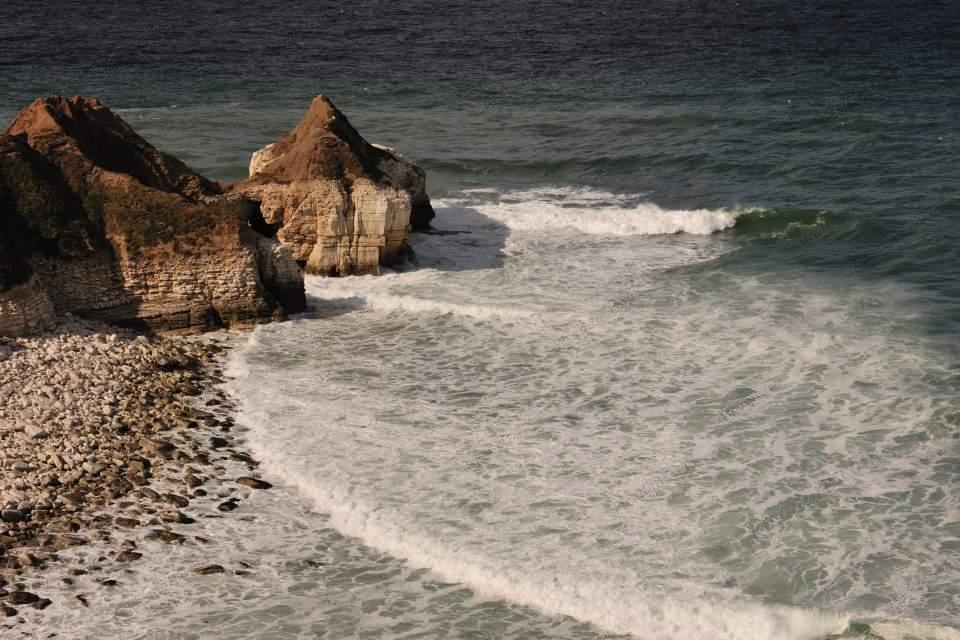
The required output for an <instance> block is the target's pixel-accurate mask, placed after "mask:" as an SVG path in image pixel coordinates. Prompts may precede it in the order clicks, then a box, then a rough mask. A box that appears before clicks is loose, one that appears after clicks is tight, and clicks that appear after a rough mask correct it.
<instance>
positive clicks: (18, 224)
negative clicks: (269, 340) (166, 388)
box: [0, 97, 305, 335]
mask: <svg viewBox="0 0 960 640" xmlns="http://www.w3.org/2000/svg"><path fill="white" fill-rule="evenodd" d="M271 236H272V230H271V229H270V228H269V227H268V226H266V225H264V224H263V220H262V218H261V217H260V216H259V211H258V207H257V205H256V203H254V202H251V201H249V200H247V199H246V198H244V197H242V196H241V195H239V194H225V193H224V192H223V190H222V188H221V187H220V185H218V184H217V183H215V182H212V181H210V180H208V179H207V178H204V177H203V176H201V175H199V174H197V173H195V172H194V171H192V170H191V169H190V168H189V167H187V166H186V165H185V164H183V163H182V162H180V161H179V160H177V159H176V158H174V157H172V156H170V155H168V154H165V153H163V152H162V151H159V150H158V149H156V148H154V147H153V146H152V145H150V144H149V143H148V142H147V141H145V140H144V139H143V138H141V137H140V136H139V135H137V133H136V132H134V131H133V129H131V128H130V127H129V126H128V125H127V124H126V123H125V122H124V121H123V120H122V119H121V118H120V117H119V116H117V115H116V114H115V113H113V112H112V111H110V110H109V109H107V108H106V107H104V106H103V105H102V104H100V102H98V101H97V100H95V99H92V98H81V97H75V98H70V99H68V98H64V97H48V98H40V99H38V100H36V101H34V102H33V103H32V104H30V105H29V106H27V107H26V108H25V109H23V110H22V111H21V112H20V113H19V114H18V115H17V116H16V118H14V120H13V122H12V123H11V125H10V126H9V128H8V129H7V130H6V132H5V134H4V135H2V136H0V334H7V335H10V334H21V333H26V332H29V331H31V330H36V329H38V328H41V327H42V325H44V323H45V322H48V321H49V318H51V317H52V314H53V313H57V314H62V313H65V312H71V313H74V314H77V315H80V316H83V317H87V318H91V319H95V320H103V321H107V322H113V323H116V324H121V325H128V326H133V327H136V328H142V329H148V330H158V331H183V332H188V331H191V332H192V331H202V330H207V329H211V328H217V327H223V326H249V325H252V324H256V323H259V322H264V321H268V320H271V319H279V318H282V317H284V316H285V315H286V314H288V313H296V312H299V311H302V310H303V309H304V307H305V296H304V291H303V279H302V276H301V274H300V273H299V270H298V268H297V265H296V263H295V261H294V259H293V255H292V253H291V252H290V250H289V249H287V248H286V247H285V246H283V245H282V244H281V243H280V242H278V241H277V239H276V238H274V237H271Z"/></svg>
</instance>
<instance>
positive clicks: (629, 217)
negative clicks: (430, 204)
mask: <svg viewBox="0 0 960 640" xmlns="http://www.w3.org/2000/svg"><path fill="white" fill-rule="evenodd" d="M478 194H489V191H488V190H484V191H482V192H477V191H474V192H466V193H465V196H466V197H465V198H450V199H447V200H438V206H444V205H447V204H450V205H461V206H462V205H464V204H467V203H470V206H472V207H474V208H475V209H476V210H477V211H479V212H481V213H483V214H485V215H488V216H490V217H492V218H494V219H496V220H497V221H499V222H501V223H503V224H505V225H507V226H508V227H509V228H510V229H512V230H515V231H528V232H556V231H558V230H567V231H576V232H579V233H584V234H591V235H608V236H645V235H665V234H675V233H689V234H696V235H709V234H711V233H715V232H717V231H723V230H724V229H729V228H731V227H733V226H734V225H735V224H736V220H737V217H738V216H740V215H741V214H742V213H744V212H746V211H749V210H750V209H724V208H721V209H665V208H663V207H661V206H659V205H657V204H654V203H652V202H647V201H643V200H642V198H643V196H642V195H640V194H614V193H609V192H606V191H597V190H592V189H574V188H562V187H555V188H539V189H528V190H523V191H511V192H506V193H500V194H497V195H498V197H497V198H496V199H494V200H492V201H490V200H489V199H484V200H480V201H477V200H476V199H472V196H476V195H478Z"/></svg>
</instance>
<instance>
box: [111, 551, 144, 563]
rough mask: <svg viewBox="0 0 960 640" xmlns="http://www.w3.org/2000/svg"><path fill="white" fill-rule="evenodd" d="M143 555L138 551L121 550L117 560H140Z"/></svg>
mask: <svg viewBox="0 0 960 640" xmlns="http://www.w3.org/2000/svg"><path fill="white" fill-rule="evenodd" d="M142 557H143V554H142V553H140V552H138V551H130V550H129V549H128V550H126V551H121V552H120V553H118V554H117V562H133V561H134V560H139V559H140V558H142Z"/></svg>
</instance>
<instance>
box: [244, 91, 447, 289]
mask: <svg viewBox="0 0 960 640" xmlns="http://www.w3.org/2000/svg"><path fill="white" fill-rule="evenodd" d="M230 189H231V191H232V192H234V193H239V194H242V195H244V196H246V197H248V198H251V199H253V200H255V201H257V202H259V203H260V211H261V212H262V215H263V218H264V220H265V221H266V222H267V223H268V224H270V225H273V227H274V228H276V229H278V232H277V238H278V239H279V240H280V241H281V242H283V243H284V244H285V245H287V246H288V247H289V248H290V250H291V252H292V253H293V256H294V258H295V259H296V260H297V262H298V264H299V265H300V266H301V267H302V268H303V269H304V270H305V271H306V272H307V273H312V274H320V275H350V274H377V273H379V272H380V267H381V266H390V265H395V264H397V263H400V262H403V261H404V260H405V259H407V258H408V257H409V256H410V255H411V250H410V248H409V245H408V244H407V238H408V234H409V232H410V230H411V229H427V228H429V226H430V221H431V220H432V219H433V217H434V211H433V207H432V206H431V205H430V199H429V198H428V197H427V193H426V175H425V173H424V172H423V170H422V169H420V168H419V167H417V166H416V165H414V164H413V163H411V162H410V161H408V160H406V159H405V158H403V157H402V156H401V155H399V154H398V153H396V152H395V151H393V150H392V149H388V148H386V147H381V146H376V145H372V144H370V143H368V142H367V141H366V140H364V139H363V138H362V137H361V136H360V134H359V133H357V130H356V129H354V128H353V127H352V126H351V125H350V123H349V122H348V121H347V118H346V117H345V116H344V115H343V114H342V113H341V112H340V111H339V110H338V109H337V108H336V107H335V106H334V105H333V103H332V102H330V100H328V99H327V98H326V97H324V96H319V97H317V98H316V99H314V101H313V103H312V104H311V105H310V109H309V111H307V114H306V115H305V116H304V117H303V119H302V120H301V121H300V124H298V125H297V127H296V128H295V129H294V130H293V131H291V132H290V133H289V134H287V135H286V136H284V137H283V138H281V139H280V140H278V141H277V142H274V143H273V144H270V145H267V146H266V147H264V148H263V149H261V150H260V151H257V152H256V153H254V154H253V158H252V160H251V163H250V177H249V179H247V180H245V181H243V182H240V183H236V184H234V185H232V186H231V187H230Z"/></svg>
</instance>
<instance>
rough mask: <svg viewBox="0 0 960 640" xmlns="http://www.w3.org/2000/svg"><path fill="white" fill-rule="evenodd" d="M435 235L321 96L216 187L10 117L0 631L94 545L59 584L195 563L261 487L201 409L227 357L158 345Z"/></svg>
mask: <svg viewBox="0 0 960 640" xmlns="http://www.w3.org/2000/svg"><path fill="white" fill-rule="evenodd" d="M433 216H434V212H433V209H432V207H431V206H430V201H429V198H428V197H427V194H426V188H425V175H424V173H423V171H422V170H421V169H419V168H418V167H416V166H415V165H413V164H412V163H410V162H409V161H407V160H405V159H404V158H403V157H402V156H400V155H399V154H397V153H396V152H394V151H392V150H389V149H386V148H383V147H376V146H373V145H370V144H368V143H367V142H366V141H365V140H363V138H362V137H361V136H360V135H359V134H358V133H357V132H356V130H355V129H353V127H351V126H350V124H349V123H348V122H347V120H346V118H345V117H344V116H343V114H341V113H340V112H339V111H337V110H336V108H335V107H334V106H333V105H332V103H330V101H329V100H327V99H326V98H323V97H320V98H317V99H316V100H315V101H314V102H313V104H312V105H311V107H310V110H309V111H308V113H307V115H306V116H305V117H304V119H303V121H302V122H301V123H300V124H299V125H298V126H297V128H296V129H294V130H293V131H292V132H291V133H290V134H289V135H288V136H285V137H284V138H282V139H281V140H280V141H278V142H276V143H274V144H272V145H269V146H268V147H266V148H265V149H263V150H261V151H259V152H257V153H256V154H254V157H253V160H252V162H251V177H250V178H249V179H247V180H245V181H243V182H240V183H236V184H233V185H227V186H224V185H221V184H219V183H217V182H214V181H212V180H209V179H207V178H205V177H203V176H201V175H199V174H197V173H196V172H194V171H193V170H191V169H190V168H189V167H187V166H186V165H184V164H183V163H182V162H180V161H179V160H177V159H176V158H174V157H172V156H170V155H168V154H165V153H163V152H161V151H159V150H158V149H156V148H155V147H153V146H152V145H150V144H149V143H148V142H147V141H145V140H144V139H143V138H141V137H140V136H139V135H138V134H137V133H136V132H134V131H133V129H131V128H130V127H129V126H128V125H127V124H126V123H125V122H124V121H123V120H122V119H121V118H120V117H119V116H117V115H116V114H115V113H113V112H112V111H110V110H109V109H107V108H106V107H105V106H103V105H102V104H100V103H99V102H98V101H97V100H95V99H92V98H79V97H76V98H69V99H68V98H63V97H50V98H41V99H38V100H36V101H35V102H33V103H32V104H30V105H29V106H27V107H26V108H25V109H23V110H22V111H21V112H20V113H19V114H18V115H17V116H16V118H15V119H14V121H13V122H12V123H11V125H10V126H9V127H8V128H7V130H6V131H5V132H4V133H2V134H0V628H8V629H9V628H12V625H15V624H17V623H18V622H19V621H22V620H23V619H24V618H23V616H24V610H25V608H34V609H44V608H46V607H47V606H49V605H51V601H50V600H48V599H47V598H45V597H44V593H43V585H44V580H43V570H44V568H45V567H46V566H48V564H50V563H56V562H59V561H60V559H59V556H58V554H57V552H58V551H59V550H61V549H64V548H65V547H72V546H77V545H86V544H89V543H96V544H97V545H100V547H101V548H102V547H103V546H104V545H106V546H107V547H111V546H112V547H113V551H112V552H109V553H106V554H105V555H103V556H102V557H100V558H98V560H97V562H96V564H95V566H77V567H72V568H71V569H70V576H73V577H68V578H64V581H65V582H66V583H67V587H70V585H72V584H73V580H74V577H76V579H79V577H80V576H87V577H88V578H89V577H91V576H97V578H96V584H97V585H101V586H104V587H116V586H117V585H118V581H117V580H116V579H115V578H113V577H111V576H112V575H113V574H118V573H119V572H120V571H121V568H122V567H126V566H130V563H135V562H136V561H137V560H138V559H139V558H140V557H142V554H143V553H145V552H146V551H145V550H143V549H138V547H137V542H135V541H134V539H133V538H131V537H130V536H126V535H124V533H123V532H125V531H132V530H145V531H147V534H146V535H145V536H143V535H141V536H140V537H139V538H138V539H139V540H141V545H143V544H146V541H150V542H152V543H157V544H164V543H167V544H203V543H204V542H205V541H204V540H202V539H201V538H199V537H198V536H191V534H190V532H189V525H190V524H191V523H193V522H194V521H195V520H196V519H198V518H211V517H223V516H224V515H225V514H227V513H229V512H231V511H233V510H235V509H237V508H239V507H240V505H241V502H242V498H243V496H244V495H246V494H247V493H249V492H250V491H255V490H261V489H267V488H270V484H269V483H268V482H266V481H264V480H262V479H260V478H257V477H256V473H255V469H256V466H257V464H256V462H255V461H254V460H253V459H252V458H250V456H248V455H247V454H245V453H244V452H243V451H242V450H240V449H238V448H236V446H235V443H234V442H233V441H232V437H231V434H230V432H231V429H232V427H233V418H232V417H231V410H232V405H231V402H230V400H229V399H228V398H226V397H225V396H224V395H223V392H222V391H219V390H217V389H216V388H214V385H215V384H216V383H217V382H222V378H221V375H222V374H221V369H220V366H221V364H222V358H221V356H222V354H223V351H224V349H225V347H226V345H227V340H226V339H225V338H224V336H222V335H213V334H207V335H204V336H178V335H175V334H191V333H198V332H204V331H210V330H215V329H220V328H247V327H251V326H253V325H256V324H258V323H261V322H269V321H274V320H282V319H285V318H286V317H287V316H288V315H289V314H294V313H298V312H301V311H303V310H304V309H305V308H306V300H305V294H304V286H303V273H304V272H307V273H315V274H327V275H348V274H370V273H378V272H379V270H380V267H381V266H387V265H395V264H397V263H398V262H401V261H402V260H405V259H407V258H409V257H410V255H411V252H410V249H409V245H408V242H407V239H408V234H409V232H410V231H411V229H414V228H421V229H424V228H428V227H429V223H430V220H431V219H432V218H433ZM202 394H203V397H204V398H205V399H204V400H203V401H202V403H201V401H200V396H201V395H202ZM201 404H202V406H201ZM237 464H242V465H245V467H246V468H247V470H248V473H247V474H246V475H242V476H241V475H237V474H236V473H233V475H231V476H229V477H228V476H227V475H225V474H226V472H225V469H226V468H232V469H234V471H235V470H236V465H237ZM223 571H225V569H224V567H222V566H219V565H216V566H201V567H196V568H195V572H196V573H197V574H198V575H209V574H215V573H219V572H223ZM88 582H89V581H88ZM75 597H76V599H77V601H78V602H80V603H81V604H83V605H86V603H87V602H88V599H89V598H90V597H95V596H94V595H91V594H90V593H80V592H78V593H77V594H76V596H75ZM53 604H54V605H56V603H53ZM4 617H6V619H7V622H3V619H4Z"/></svg>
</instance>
